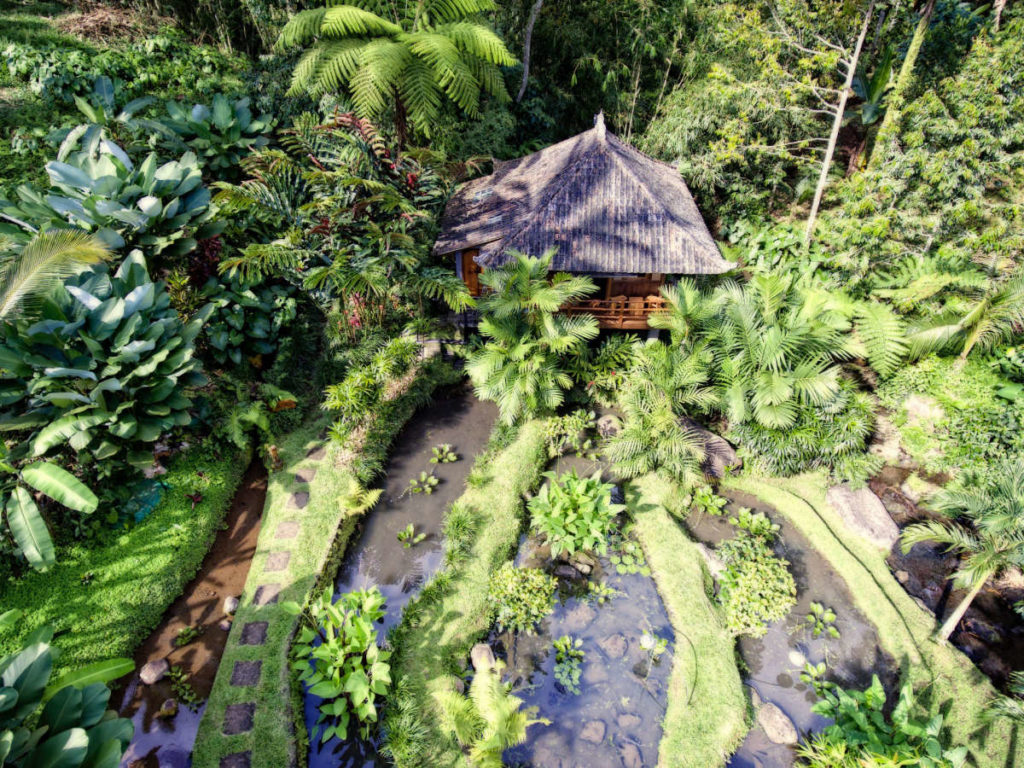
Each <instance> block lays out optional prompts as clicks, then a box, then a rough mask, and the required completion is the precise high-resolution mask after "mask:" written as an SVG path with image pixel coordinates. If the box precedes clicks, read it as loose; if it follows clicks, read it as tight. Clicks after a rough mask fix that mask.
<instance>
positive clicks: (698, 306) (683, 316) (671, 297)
mask: <svg viewBox="0 0 1024 768" xmlns="http://www.w3.org/2000/svg"><path fill="white" fill-rule="evenodd" d="M661 295H662V298H664V299H665V303H666V305H667V307H666V309H667V311H665V312H659V313H657V314H653V315H651V317H650V318H649V319H648V321H647V324H648V325H650V326H651V328H660V329H663V330H667V331H668V332H669V333H670V335H671V337H672V343H673V344H679V345H684V344H687V343H688V342H689V341H690V340H691V338H692V337H693V334H694V333H695V331H696V330H697V329H698V328H699V327H700V326H701V325H702V324H704V323H706V322H707V321H708V320H710V319H711V317H713V316H714V314H715V304H714V302H712V301H711V300H710V298H709V297H708V296H707V294H705V293H704V292H703V291H701V290H700V289H699V288H698V287H697V284H696V283H695V282H694V281H693V280H692V279H690V278H689V277H683V278H680V279H679V281H678V282H676V283H675V284H674V285H668V286H664V287H663V288H662V289H661Z"/></svg>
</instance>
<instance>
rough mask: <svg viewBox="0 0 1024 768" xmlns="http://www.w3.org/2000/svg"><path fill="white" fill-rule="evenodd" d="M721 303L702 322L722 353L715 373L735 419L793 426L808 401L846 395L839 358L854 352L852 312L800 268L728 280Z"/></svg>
mask: <svg viewBox="0 0 1024 768" xmlns="http://www.w3.org/2000/svg"><path fill="white" fill-rule="evenodd" d="M712 301H714V302H716V303H717V304H718V306H719V310H718V312H717V313H716V315H715V316H714V317H713V318H712V319H711V320H710V321H709V322H707V323H705V324H704V325H703V327H702V329H701V331H702V334H701V335H702V337H703V338H705V339H707V342H708V345H709V348H710V349H711V351H712V353H713V354H714V377H713V378H714V381H715V388H716V390H717V392H718V397H719V401H720V405H721V408H722V410H723V411H724V412H725V414H726V415H727V416H728V417H729V419H730V420H731V421H733V422H736V423H742V422H745V421H747V420H749V419H753V420H755V421H756V422H757V423H758V424H760V425H762V426H765V427H771V428H776V429H781V428H787V427H791V426H793V424H794V423H795V422H796V418H797V412H798V409H799V406H800V405H812V406H824V405H828V404H830V403H832V402H834V401H835V400H836V399H837V398H838V397H839V380H838V375H839V369H838V368H837V367H836V366H835V365H833V364H832V363H833V360H835V359H842V358H845V357H848V356H849V353H848V344H849V337H848V334H847V331H848V330H849V328H850V322H849V320H848V319H847V318H846V317H845V316H844V314H843V312H841V311H837V310H836V308H835V306H834V301H833V299H831V298H829V297H828V296H827V295H826V294H825V292H823V291H814V290H811V289H808V288H806V287H802V286H797V285H795V284H794V282H793V278H792V276H789V275H781V274H771V273H769V274H759V275H755V276H754V277H753V278H752V279H751V280H750V282H749V283H747V284H746V285H744V286H742V287H740V286H738V285H736V284H735V283H730V284H727V285H725V286H723V287H722V288H720V289H719V290H718V291H717V292H716V294H715V295H714V297H713V298H712Z"/></svg>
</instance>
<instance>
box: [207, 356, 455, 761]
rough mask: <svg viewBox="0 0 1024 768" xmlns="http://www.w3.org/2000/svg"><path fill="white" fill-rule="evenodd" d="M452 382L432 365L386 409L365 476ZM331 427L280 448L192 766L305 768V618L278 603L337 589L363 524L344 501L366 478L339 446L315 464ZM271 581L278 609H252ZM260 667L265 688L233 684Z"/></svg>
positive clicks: (361, 460)
mask: <svg viewBox="0 0 1024 768" xmlns="http://www.w3.org/2000/svg"><path fill="white" fill-rule="evenodd" d="M451 381H452V374H451V371H450V368H448V367H447V366H443V365H442V366H436V367H435V366H433V365H432V364H429V363H428V364H427V366H425V368H424V369H423V372H422V373H421V374H420V376H418V378H417V379H416V381H415V382H414V383H413V384H412V386H411V387H410V389H409V391H408V392H406V393H405V394H403V395H400V396H399V397H397V398H396V399H395V400H394V401H390V402H387V403H382V404H380V405H379V406H378V407H377V410H376V411H375V413H374V417H375V420H374V422H373V424H372V425H371V426H370V428H369V431H368V433H367V436H366V440H365V443H364V446H365V447H364V451H363V453H362V455H361V456H359V457H356V461H355V462H354V463H355V464H356V466H357V468H358V467H365V466H367V465H373V466H377V465H378V464H379V463H380V462H381V461H382V460H383V457H384V456H385V455H386V451H387V449H388V447H389V446H390V445H391V442H392V441H393V440H394V438H395V437H396V436H397V435H398V433H399V431H400V430H401V429H402V427H403V426H404V425H405V423H406V422H407V421H408V420H409V418H410V417H411V416H412V415H413V414H414V413H415V412H416V409H417V408H418V407H419V406H420V405H422V404H423V402H424V401H425V400H427V399H428V398H429V395H430V393H431V392H432V391H433V390H434V388H435V387H436V386H438V385H441V384H445V383H451ZM325 425H326V419H321V420H319V421H316V422H313V423H311V424H307V425H306V426H304V427H301V428H300V429H298V430H296V431H295V432H293V433H292V434H291V435H289V436H288V437H287V438H285V439H284V440H283V441H281V443H279V445H278V451H279V453H280V456H281V459H282V462H283V465H284V466H283V468H282V469H280V470H278V471H275V472H273V473H272V474H271V475H270V478H269V482H268V491H267V500H266V505H265V506H264V511H263V522H262V525H261V528H260V536H259V541H258V542H257V545H256V554H255V556H254V557H253V561H252V565H251V567H250V569H249V576H248V578H247V580H246V584H245V589H244V591H243V593H242V597H241V606H240V607H239V609H238V612H237V614H236V615H235V620H234V625H233V626H232V629H231V634H230V636H229V637H228V644H227V646H226V648H225V650H224V655H223V657H222V659H221V663H220V667H219V668H218V670H217V678H216V680H215V681H214V685H213V690H212V691H211V693H210V698H209V701H208V702H207V707H206V712H205V713H204V715H203V720H202V722H201V723H200V725H199V733H198V736H197V738H196V746H195V750H194V752H193V755H192V765H193V768H219V766H220V760H221V758H222V757H224V756H226V755H229V754H233V753H236V752H251V755H252V762H251V765H252V766H253V768H282V767H283V766H289V765H303V764H305V749H306V743H307V737H306V733H305V729H304V727H299V728H297V727H296V725H297V724H300V723H301V721H302V711H301V708H300V707H301V698H299V697H297V696H296V695H295V690H296V689H295V687H294V686H293V680H292V675H291V672H290V670H289V668H288V653H289V649H290V647H291V641H292V637H293V635H294V632H295V629H296V626H297V623H298V618H297V617H295V616H291V615H289V614H288V613H286V612H285V611H283V610H282V609H281V607H280V604H281V603H282V602H285V601H295V602H298V603H304V602H305V601H306V600H307V599H308V598H309V597H310V595H311V594H312V593H313V592H314V590H315V589H316V588H317V586H318V585H319V584H320V583H321V582H322V581H324V582H327V585H329V583H330V580H331V579H332V578H333V573H334V570H335V568H334V567H331V564H335V565H336V564H337V563H338V562H340V559H341V557H342V556H343V555H344V552H345V549H346V547H347V545H348V543H349V540H350V539H351V537H352V533H353V532H354V531H355V528H356V524H357V522H358V518H355V517H350V516H349V517H343V516H342V514H341V506H340V503H341V501H342V500H343V499H344V498H345V497H346V496H347V494H348V492H349V483H350V481H351V480H352V479H354V478H355V474H354V473H355V471H358V469H357V470H353V469H352V468H351V466H350V465H348V464H342V463H340V462H339V461H337V457H338V454H339V453H340V452H341V450H342V448H341V447H339V446H338V445H336V444H335V443H333V442H331V443H328V444H327V446H326V455H325V457H324V458H323V459H322V460H319V461H317V460H315V459H312V458H309V457H308V456H307V454H308V453H309V452H310V451H311V450H312V449H314V448H316V447H317V446H320V445H323V443H324V440H323V439H321V438H319V435H320V434H321V433H322V431H323V429H324V427H325ZM304 468H315V469H316V475H315V476H314V477H313V480H312V482H310V483H309V485H308V487H307V486H306V485H305V484H301V483H299V482H297V481H296V478H295V473H296V471H297V470H299V469H304ZM298 490H308V492H309V503H308V505H307V506H306V507H305V508H304V509H301V510H299V509H294V508H292V509H289V508H288V500H289V497H290V496H291V494H292V493H294V492H295V491H298ZM287 520H297V521H299V522H300V529H299V533H298V536H297V538H294V539H289V540H285V541H281V540H278V539H277V538H276V535H277V527H278V525H279V524H280V523H282V522H284V521H287ZM284 549H287V550H289V551H290V552H291V558H290V560H289V563H288V567H287V569H286V570H285V571H282V572H275V573H265V572H264V569H265V566H266V561H267V558H268V556H269V555H270V553H272V552H275V551H279V550H284ZM273 583H277V584H280V585H281V587H282V588H281V592H280V596H279V598H278V602H277V603H273V604H270V605H265V606H262V607H256V606H255V605H253V598H254V596H255V593H256V590H257V589H258V588H259V587H260V585H264V584H273ZM325 586H326V585H325ZM255 621H265V622H267V625H268V626H267V639H266V643H265V644H263V645H260V646H257V645H240V644H239V641H240V638H241V631H242V628H243V627H244V626H245V624H246V623H248V622H255ZM256 660H259V661H261V662H262V667H261V674H260V681H259V684H258V685H257V686H254V687H239V686H232V685H231V672H232V669H233V668H234V665H235V662H236V661H256ZM249 702H255V704H256V710H255V716H254V719H253V728H252V730H251V731H248V732H247V733H243V734H237V735H232V736H224V735H223V734H222V732H221V728H222V725H223V722H224V714H225V711H226V709H227V707H228V706H229V705H231V704H241V703H249Z"/></svg>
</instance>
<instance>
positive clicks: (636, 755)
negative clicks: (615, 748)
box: [619, 741, 644, 768]
mask: <svg viewBox="0 0 1024 768" xmlns="http://www.w3.org/2000/svg"><path fill="white" fill-rule="evenodd" d="M619 755H621V756H622V764H623V765H624V766H625V768H644V758H643V755H641V754H640V747H638V746H637V745H636V744H634V743H633V742H631V741H627V742H626V743H625V744H623V745H622V746H620V747H619Z"/></svg>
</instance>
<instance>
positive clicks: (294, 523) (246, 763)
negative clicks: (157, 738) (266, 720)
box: [219, 445, 327, 768]
mask: <svg viewBox="0 0 1024 768" xmlns="http://www.w3.org/2000/svg"><path fill="white" fill-rule="evenodd" d="M326 455H327V450H326V447H325V446H324V445H319V446H317V447H316V448H313V449H312V450H310V451H309V453H307V454H306V460H308V461H314V462H318V461H320V460H322V459H323V458H324V457H325V456H326ZM315 477H316V469H315V468H313V467H302V468H300V469H297V470H295V475H294V478H295V483H296V484H297V485H299V486H300V488H298V489H296V490H294V491H293V492H292V493H291V494H289V496H288V500H287V502H286V503H285V506H284V509H285V512H286V513H296V512H297V513H298V514H299V515H300V516H301V514H302V512H301V511H302V510H304V509H306V507H307V506H308V505H309V484H310V483H311V482H312V481H313V478H315ZM301 530H302V521H301V517H300V518H292V519H286V520H282V521H281V522H279V523H278V524H277V528H276V529H275V530H274V534H273V541H274V543H275V545H276V548H275V549H274V550H273V551H272V552H270V553H269V554H268V555H267V559H266V561H265V562H264V565H263V573H265V574H284V573H286V572H287V571H288V567H289V565H290V564H291V558H292V552H291V549H288V547H290V546H293V544H292V542H295V543H296V544H297V543H298V540H299V534H300V532H301ZM282 588H283V585H282V583H281V582H280V581H272V582H267V583H265V584H259V585H258V586H257V587H256V591H255V592H254V593H253V598H252V604H253V605H254V606H256V607H257V608H261V607H264V606H268V605H273V604H275V603H277V601H278V598H279V597H280V594H281V590H282ZM232 607H234V608H237V603H236V605H235V606H232ZM228 612H229V613H233V612H234V611H228ZM269 624H270V623H269V621H250V622H246V623H245V624H244V625H243V626H242V628H241V631H240V632H239V633H238V634H237V640H236V642H237V643H238V644H239V645H241V646H255V647H260V646H265V645H266V643H267V635H268V629H269ZM262 672H263V661H262V660H260V659H255V660H249V661H236V662H235V663H234V666H233V667H232V669H231V686H232V687H233V688H253V689H255V688H256V687H257V686H259V685H260V679H261V676H262ZM255 695H256V691H255V690H253V696H254V698H255ZM255 716H256V702H255V701H247V702H243V703H240V704H229V705H227V707H226V709H225V711H224V721H223V723H222V725H221V729H220V730H221V733H222V734H223V735H224V736H237V735H239V734H246V733H250V732H251V731H252V729H253V721H254V719H255ZM251 765H252V751H251V750H245V751H239V752H232V753H230V754H226V755H223V756H222V757H221V758H220V762H219V768H250V766H251Z"/></svg>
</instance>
